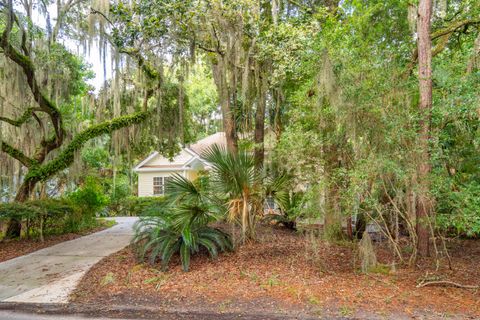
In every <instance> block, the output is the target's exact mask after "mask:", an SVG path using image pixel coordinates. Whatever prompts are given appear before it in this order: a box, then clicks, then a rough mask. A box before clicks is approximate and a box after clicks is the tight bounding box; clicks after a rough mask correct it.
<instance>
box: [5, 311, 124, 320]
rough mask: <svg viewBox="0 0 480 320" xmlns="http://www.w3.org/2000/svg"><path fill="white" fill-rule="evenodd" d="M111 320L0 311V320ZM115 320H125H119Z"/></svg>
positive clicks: (109, 319) (110, 319)
mask: <svg viewBox="0 0 480 320" xmlns="http://www.w3.org/2000/svg"><path fill="white" fill-rule="evenodd" d="M87 319H88V320H107V319H108V320H112V318H85V317H82V316H67V315H42V314H31V313H21V312H15V311H1V310H0V320H87ZM116 320H126V319H119V318H116Z"/></svg>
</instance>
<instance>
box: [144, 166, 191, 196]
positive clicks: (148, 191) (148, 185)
mask: <svg viewBox="0 0 480 320" xmlns="http://www.w3.org/2000/svg"><path fill="white" fill-rule="evenodd" d="M175 173H178V174H180V175H184V174H185V171H163V172H158V171H156V172H139V173H138V196H139V197H152V196H153V177H169V176H172V175H173V174H175Z"/></svg>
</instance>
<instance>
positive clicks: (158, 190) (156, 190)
mask: <svg viewBox="0 0 480 320" xmlns="http://www.w3.org/2000/svg"><path fill="white" fill-rule="evenodd" d="M170 179H172V177H153V195H154V196H161V195H164V194H165V191H166V190H165V185H166V184H167V183H168V181H170Z"/></svg>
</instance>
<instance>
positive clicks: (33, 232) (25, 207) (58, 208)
mask: <svg viewBox="0 0 480 320" xmlns="http://www.w3.org/2000/svg"><path fill="white" fill-rule="evenodd" d="M83 210H84V209H82V208H79V207H78V206H77V205H76V204H75V203H74V202H73V201H71V200H70V199H42V200H34V201H28V202H25V203H15V202H13V203H2V204H0V220H4V221H6V222H8V221H9V220H10V219H16V220H19V221H20V222H21V223H22V225H23V228H22V229H23V234H24V235H25V236H26V237H28V238H30V237H39V238H40V239H43V236H44V235H51V234H64V233H70V232H79V231H82V230H85V229H89V228H92V227H95V226H97V225H98V223H97V220H96V219H94V218H93V217H92V216H91V215H90V214H85V213H84V211H83Z"/></svg>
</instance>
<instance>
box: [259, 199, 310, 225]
mask: <svg viewBox="0 0 480 320" xmlns="http://www.w3.org/2000/svg"><path fill="white" fill-rule="evenodd" d="M303 200H304V199H303V193H302V192H292V193H289V194H287V196H286V197H282V201H279V204H280V212H279V213H278V214H277V213H269V214H266V215H265V217H264V219H265V220H266V221H269V222H273V223H275V224H281V225H283V226H284V227H286V228H288V229H292V230H296V228H297V218H298V217H299V215H300V212H301V209H302V207H303V205H304V201H303Z"/></svg>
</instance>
